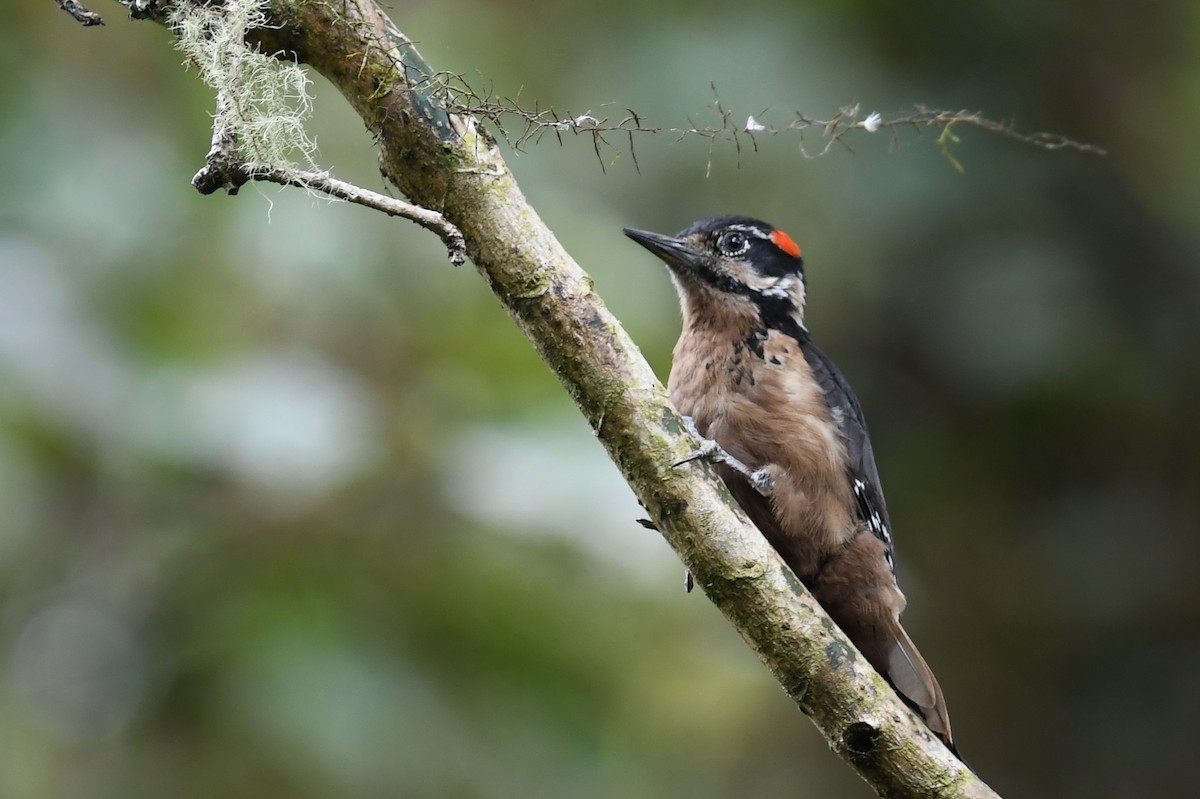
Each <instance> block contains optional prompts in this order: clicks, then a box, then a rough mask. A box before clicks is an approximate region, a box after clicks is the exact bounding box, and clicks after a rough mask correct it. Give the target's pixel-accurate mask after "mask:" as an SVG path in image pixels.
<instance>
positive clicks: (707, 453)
mask: <svg viewBox="0 0 1200 799" xmlns="http://www.w3.org/2000/svg"><path fill="white" fill-rule="evenodd" d="M682 419H683V427H684V429H685V430H687V431H688V432H689V433H691V434H692V435H693V436H695V437H696V438H698V439H700V440H701V441H702V442H703V443H702V444H701V445H700V449H698V450H696V451H695V452H693V453H692V454H691V455H688V456H687V457H686V458H684V459H683V460H680V461H676V462H675V463H674V464H672V466H674V467H675V468H678V467H680V466H683V465H684V464H685V463H691V462H692V461H699V460H704V461H709V462H710V463H723V464H725V465H726V466H728V467H729V468H731V469H733V470H734V471H735V472H737V473H738V474H740V475H742V476H743V477H745V478H746V480H747V482H749V483H750V485H751V487H753V488H754V490H755V491H757V492H758V493H760V494H762V495H763V496H764V497H769V496H771V493H772V492H773V491H774V490H775V482H774V480H772V479H771V475H770V474H769V473H768V472H767V470H766V469H751V468H750V467H749V466H747V465H746V464H744V463H742V462H741V461H740V460H738V459H737V458H735V457H733V456H732V455H730V454H729V453H728V452H726V451H725V450H724V448H723V447H722V446H721V445H720V444H718V443H717V442H716V441H713V440H712V439H711V438H705V437H704V436H703V435H701V434H700V431H699V430H698V429H697V428H696V422H695V420H694V419H692V417H690V416H684V417H682Z"/></svg>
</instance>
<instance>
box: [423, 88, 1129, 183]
mask: <svg viewBox="0 0 1200 799" xmlns="http://www.w3.org/2000/svg"><path fill="white" fill-rule="evenodd" d="M418 85H420V86H421V87H422V88H423V89H425V90H428V91H430V93H431V94H432V95H433V96H434V97H436V98H438V99H439V100H440V101H441V102H442V103H443V104H444V105H445V106H446V107H447V108H448V109H449V110H450V111H451V112H452V113H456V114H462V115H470V116H474V117H476V118H478V119H483V120H486V121H488V122H490V123H491V124H492V127H493V129H494V130H496V132H497V133H498V134H499V136H500V137H501V138H502V139H504V141H505V142H506V143H508V145H509V146H511V147H513V148H514V149H517V150H521V149H523V148H524V147H525V146H526V145H528V144H529V143H530V142H533V143H534V144H536V143H538V142H540V141H541V140H542V137H543V136H544V135H545V134H546V133H553V134H554V136H555V137H556V139H557V140H558V142H559V144H562V142H563V134H564V133H573V134H575V135H579V134H583V133H586V134H588V135H589V136H590V137H591V141H592V147H593V150H594V151H595V152H596V155H597V157H598V158H601V147H606V148H609V149H616V147H617V145H615V144H613V142H612V141H610V138H609V137H610V135H611V134H620V137H619V139H618V140H624V141H625V143H626V146H628V148H629V152H630V154H631V155H632V156H633V157H634V159H635V160H636V158H637V155H636V151H635V149H634V136H635V134H661V133H670V134H674V135H675V136H676V140H677V141H679V140H682V139H685V138H688V137H692V136H696V137H699V138H702V139H706V140H707V141H708V145H709V160H708V162H707V164H706V167H705V169H706V172H711V171H712V159H711V156H712V152H713V148H714V147H715V146H716V144H717V143H718V142H728V143H730V144H732V145H733V146H734V149H735V150H736V152H737V156H738V162H739V164H740V161H741V154H742V152H741V138H740V134H742V133H747V134H750V139H751V142H752V144H753V148H754V151H755V152H757V151H758V140H757V138H756V137H755V136H754V134H756V133H762V134H767V135H772V136H774V135H778V134H780V133H793V132H794V133H797V134H799V136H800V151H801V153H802V154H803V155H804V156H805V157H806V158H817V157H820V156H822V155H825V154H827V153H828V152H829V151H830V150H831V149H832V148H833V147H834V146H835V145H840V146H842V147H845V148H846V149H847V150H849V151H850V152H853V150H852V148H851V147H850V145H849V143H848V142H847V141H846V138H847V136H848V135H850V134H855V133H860V132H861V133H874V132H876V131H878V130H887V131H889V132H890V133H891V134H892V141H893V142H898V141H899V139H898V136H899V134H900V132H901V131H903V130H905V129H909V130H912V131H914V132H916V133H917V134H920V133H923V132H924V131H926V130H944V129H946V128H948V127H950V126H953V125H970V126H974V127H978V128H982V129H983V130H986V131H988V132H990V133H995V134H997V135H1000V136H1004V137H1006V138H1009V139H1012V140H1014V141H1017V142H1020V143H1021V144H1026V145H1029V146H1031V147H1037V148H1039V149H1043V150H1063V149H1066V150H1076V151H1078V152H1083V153H1089V154H1092V155H1101V156H1103V155H1106V151H1105V150H1104V148H1102V147H1098V146H1097V145H1094V144H1089V143H1087V142H1081V141H1077V140H1075V139H1072V138H1070V137H1067V136H1064V135H1062V134H1058V133H1044V132H1039V133H1026V132H1024V131H1021V130H1018V129H1017V128H1016V127H1015V126H1014V125H1013V124H1012V123H1009V122H998V121H996V120H993V119H989V118H987V117H985V116H984V115H983V113H982V112H980V111H967V110H959V111H947V110H942V109H936V108H929V107H927V106H924V105H916V106H914V107H913V109H912V110H911V111H906V112H900V113H897V114H895V115H892V116H884V115H882V114H879V113H872V114H868V115H867V116H862V115H861V113H860V106H858V105H854V106H847V107H844V108H842V109H840V110H838V112H837V113H836V114H834V115H833V116H831V117H829V118H828V119H814V118H811V117H809V116H807V115H805V114H803V113H801V112H799V111H797V112H795V115H796V117H795V119H793V120H792V121H791V122H790V123H789V124H788V125H787V126H786V127H784V128H783V129H776V128H774V127H772V126H770V125H769V124H765V120H766V116H767V113H768V111H767V110H764V111H761V112H759V114H757V115H749V116H748V117H747V122H746V124H745V125H744V126H739V125H737V124H735V123H734V122H733V117H734V115H733V113H732V112H731V111H730V110H729V109H728V108H726V107H725V105H724V104H723V103H722V101H721V98H720V96H719V94H718V92H717V87H716V86H715V85H712V91H713V102H712V104H711V108H712V110H713V111H714V112H715V113H716V114H717V116H718V118H719V119H720V125H719V126H712V125H709V126H702V125H698V124H696V123H695V122H694V121H693V120H692V119H691V118H689V119H688V123H689V124H688V126H687V127H661V126H656V125H652V124H649V123H648V122H646V121H645V119H644V118H643V117H642V116H640V115H638V114H636V113H634V112H633V111H630V110H628V109H626V110H627V113H628V116H625V117H622V118H620V119H612V118H610V117H607V116H598V115H593V113H592V111H590V110H589V111H588V112H586V113H584V114H580V115H574V114H570V113H565V112H560V111H558V110H556V109H554V108H547V109H543V108H540V107H539V106H537V105H535V106H534V108H533V109H532V110H530V109H527V108H522V107H521V105H520V103H519V102H518V100H516V99H509V98H503V97H497V96H496V95H495V94H494V92H493V91H492V90H491V89H490V88H489V89H488V91H487V92H486V93H484V94H482V95H481V94H478V93H476V92H475V91H474V90H473V89H472V88H471V85H470V84H469V83H468V82H467V80H466V78H465V77H464V76H463V75H461V74H456V73H451V72H437V73H434V74H433V75H430V76H428V77H425V78H423V79H422V80H421V81H420V82H419V84H418ZM514 119H515V120H517V121H519V122H520V133H518V134H516V135H513V134H511V133H510V130H512V125H511V124H510V123H511V120H514ZM868 120H870V124H868ZM810 129H811V130H816V131H820V136H821V138H822V139H823V141H824V143H823V145H822V146H821V148H820V149H819V150H817V151H810V150H809V149H808V148H807V147H806V144H805V139H804V132H805V131H808V130H810ZM938 144H939V147H943V151H944V144H945V140H942V141H940V142H939V143H938ZM601 162H602V163H603V159H602V158H601Z"/></svg>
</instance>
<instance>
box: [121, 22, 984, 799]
mask: <svg viewBox="0 0 1200 799" xmlns="http://www.w3.org/2000/svg"><path fill="white" fill-rule="evenodd" d="M130 2H136V3H138V6H137V9H138V13H139V15H141V16H149V17H153V18H155V19H160V20H165V19H166V18H167V14H168V13H173V12H172V10H173V9H174V10H175V11H176V12H179V11H183V10H186V9H184V8H183V4H185V3H189V4H190V3H191V0H162V2H160V3H158V4H157V5H155V4H153V3H152V2H151V0H130ZM241 2H245V0H224V2H223V3H216V4H213V3H203V2H202V3H199V6H200V7H201V8H205V9H208V8H212V7H219V8H229V7H231V6H234V5H237V4H238V3H241ZM261 9H262V11H263V12H264V13H265V19H266V20H269V24H264V25H262V26H260V27H255V28H254V29H253V30H251V31H250V33H249V35H248V37H247V39H248V41H249V42H250V44H251V45H252V46H253V47H254V48H256V50H257V51H261V52H263V53H277V54H279V55H280V58H281V60H286V61H289V62H291V63H293V64H295V63H305V64H308V65H310V66H311V67H312V68H313V69H316V70H317V71H319V72H320V73H321V74H323V75H324V76H325V77H326V78H328V79H329V80H330V81H331V83H333V85H334V86H336V87H337V88H338V89H339V90H340V92H341V93H342V95H343V96H344V97H345V98H346V100H347V101H348V102H349V103H350V104H351V105H352V106H353V107H354V109H355V110H356V111H357V112H358V114H359V115H360V116H361V117H362V119H363V120H364V121H365V123H366V124H367V126H368V128H369V129H370V130H371V131H372V133H373V134H374V135H375V138H376V140H377V142H378V145H379V150H380V162H381V167H382V170H383V173H384V175H385V176H386V177H387V178H388V179H389V180H391V181H392V183H394V184H395V185H396V187H397V188H398V189H399V190H400V191H401V192H402V193H403V194H404V195H405V196H406V197H408V198H409V199H410V200H411V201H412V202H414V203H416V204H418V205H420V206H423V207H424V208H427V209H437V211H436V212H437V213H438V214H439V215H440V216H441V217H443V218H444V219H445V220H446V221H447V222H448V224H450V225H453V226H454V227H455V229H456V230H460V231H461V233H462V236H463V239H464V240H465V245H466V251H467V253H468V255H469V256H470V258H471V260H472V261H473V262H474V264H475V266H476V267H477V269H478V271H479V273H480V275H481V276H482V277H483V278H484V280H485V281H486V282H487V284H488V286H489V287H490V288H491V289H492V291H493V292H494V293H495V295H496V296H497V298H498V299H499V300H500V302H501V303H502V304H503V305H504V307H505V308H506V309H507V310H508V312H509V314H510V315H511V316H512V318H513V320H514V321H515V322H516V323H517V325H518V326H519V327H520V328H521V330H522V331H523V332H524V333H525V335H526V336H527V337H528V338H529V340H530V341H531V342H532V343H533V345H534V347H536V349H537V350H538V352H539V353H540V354H541V356H542V358H543V359H544V360H545V362H546V364H547V365H548V366H549V368H550V369H552V370H553V371H554V373H555V374H556V375H557V376H558V378H559V379H560V381H561V382H562V384H563V386H564V387H565V388H566V389H567V391H568V393H569V394H570V395H571V396H572V398H573V399H574V400H575V402H576V403H577V405H578V406H579V408H580V410H581V412H582V413H583V414H584V416H585V417H586V418H587V420H588V422H589V423H590V424H591V426H592V429H593V430H594V431H595V434H596V436H597V437H598V438H599V439H600V441H601V443H602V444H603V445H604V447H605V448H606V450H607V451H608V453H609V455H610V456H611V457H612V459H613V461H614V462H615V463H616V464H617V466H618V467H619V468H620V470H621V472H622V474H623V475H624V476H625V478H626V480H627V481H628V482H629V485H630V486H631V487H632V488H633V490H634V492H635V493H636V494H637V496H638V498H639V499H640V500H641V502H642V503H643V505H645V507H646V509H647V512H648V513H649V514H650V516H651V517H652V518H653V520H654V522H655V524H656V526H657V527H658V529H659V530H661V531H662V534H663V536H664V537H665V538H666V540H667V541H668V543H669V544H670V545H671V546H672V547H673V548H674V549H675V551H676V552H677V553H679V556H680V558H681V559H682V560H683V562H684V563H685V564H686V565H687V567H688V569H689V570H690V571H691V573H692V574H693V575H694V577H695V580H696V584H697V585H699V586H700V587H701V588H702V589H703V590H704V592H705V593H706V594H707V595H708V597H709V598H710V599H711V600H712V601H713V602H714V603H715V604H716V605H717V606H718V607H719V608H720V609H721V610H722V612H723V613H724V614H725V615H726V616H727V617H728V618H729V619H730V620H731V621H732V623H733V624H734V625H735V626H736V627H737V629H738V630H739V631H740V632H741V634H742V636H743V637H744V638H745V640H746V641H747V642H748V643H749V644H750V646H752V647H753V648H754V649H755V651H756V652H758V654H759V655H760V657H761V658H762V660H763V662H764V663H765V664H766V665H767V666H768V668H770V670H771V671H772V673H773V674H774V675H775V677H776V678H777V679H778V680H779V682H780V684H781V685H782V686H783V687H784V689H785V690H786V691H787V693H788V694H789V695H790V696H791V697H792V698H793V700H794V701H795V702H796V703H797V705H799V706H800V708H801V709H802V710H803V711H804V712H805V713H806V714H808V715H809V716H810V717H811V718H812V719H813V721H814V722H815V723H816V725H817V726H818V727H819V728H820V730H821V731H822V732H823V733H824V735H825V737H826V739H827V740H828V741H829V744H830V746H831V747H832V748H833V749H834V750H835V751H837V752H838V753H839V755H840V756H841V757H842V758H843V759H844V760H846V761H847V762H848V763H849V764H850V765H851V766H852V767H853V768H854V769H855V770H856V771H857V772H858V773H859V774H860V775H862V777H863V778H864V779H866V780H867V781H868V782H869V783H870V784H871V785H872V786H873V787H874V788H875V790H876V791H878V793H879V794H880V795H881V796H887V797H913V798H914V799H915V798H916V797H922V799H929V798H931V797H937V798H939V799H949V798H950V797H973V798H976V797H977V798H982V797H993V798H994V797H995V794H994V793H993V792H992V791H991V790H990V789H989V788H988V787H987V786H986V785H985V784H984V783H983V782H981V781H980V780H979V779H978V778H977V777H976V776H975V775H974V774H973V773H972V772H971V771H970V770H968V769H967V768H966V767H965V766H964V765H963V764H962V763H961V762H960V761H959V760H957V759H956V758H955V757H954V756H953V755H951V754H950V752H949V751H948V750H946V748H945V747H944V746H943V745H942V744H941V742H940V741H938V740H937V739H936V738H935V737H934V736H933V735H932V734H931V733H930V732H929V731H928V729H927V728H926V727H925V725H924V724H923V723H922V722H921V721H920V720H919V719H918V718H917V717H916V716H915V715H914V714H913V713H912V712H911V711H910V710H909V709H908V708H907V707H906V706H905V705H904V704H903V703H902V702H901V701H900V699H899V698H898V697H897V696H896V694H895V693H894V692H893V691H892V690H891V689H890V688H889V687H888V686H887V684H886V683H885V682H884V681H883V679H882V678H881V677H880V676H879V675H878V674H876V673H875V672H874V671H873V670H872V669H871V667H870V666H869V665H868V664H867V662H866V661H865V659H863V658H862V656H861V655H859V654H858V653H857V651H856V650H855V649H854V647H853V645H852V644H851V643H850V641H849V640H848V639H847V638H846V637H845V636H844V635H843V634H842V633H841V631H840V630H838V629H837V627H836V626H835V625H834V624H833V622H832V621H831V620H830V619H829V617H828V616H827V615H826V614H825V613H824V611H823V610H822V609H821V608H820V606H819V605H818V604H817V603H816V601H815V600H813V598H812V597H811V596H810V595H809V594H808V592H807V591H805V590H804V588H803V586H801V585H800V583H799V582H798V581H797V580H796V578H795V577H794V575H793V574H792V573H791V571H790V570H789V569H788V568H787V567H786V566H785V565H784V564H783V562H782V561H781V560H780V558H779V556H778V555H777V554H776V553H775V551H774V550H773V549H772V548H771V547H770V545H769V544H767V542H766V540H765V539H764V538H763V536H762V535H760V534H759V533H758V531H757V530H755V528H754V527H753V526H752V525H751V524H750V523H749V521H748V520H747V519H746V517H745V515H744V514H743V513H742V512H741V511H740V509H738V508H737V506H736V505H735V504H734V502H733V500H732V499H731V497H730V496H729V494H728V492H727V491H726V490H725V489H724V487H723V486H722V485H721V484H720V482H719V481H718V480H717V478H716V476H715V474H714V473H713V471H712V470H711V469H710V468H709V467H708V466H703V465H700V466H697V465H691V466H687V467H683V468H674V467H673V466H672V464H673V463H675V462H677V461H679V460H680V459H681V458H683V457H684V456H685V455H686V454H688V453H689V452H691V451H693V450H694V449H695V448H696V447H697V446H698V444H699V442H698V441H697V440H696V439H694V438H693V437H692V436H690V435H689V434H688V433H687V432H686V431H685V430H684V429H683V428H682V427H681V424H680V419H679V416H678V415H677V413H676V412H675V410H674V409H673V408H672V407H671V405H670V403H669V401H668V399H667V395H666V391H665V389H664V388H663V386H662V385H661V383H659V381H658V380H657V379H656V378H655V376H654V374H653V372H652V371H651V369H650V367H649V365H648V364H647V363H646V361H645V360H644V359H643V358H642V356H641V353H640V352H639V351H638V349H637V347H636V346H635V345H634V344H633V342H632V341H631V340H630V339H629V337H628V335H627V334H626V333H625V331H624V329H623V328H622V327H621V325H620V324H619V322H618V321H617V320H616V318H615V317H613V315H612V314H611V313H610V312H609V311H608V309H607V308H606V307H605V305H604V303H603V301H602V300H601V299H600V297H599V296H598V295H597V294H596V293H595V292H594V291H593V289H592V282H591V280H590V279H589V278H588V276H587V275H586V274H585V273H584V272H583V270H582V269H580V267H579V265H578V264H576V263H575V261H574V260H572V259H571V257H570V256H569V255H568V254H567V252H566V251H565V250H564V249H563V248H562V246H561V244H559V242H558V241H557V239H555V237H554V236H553V234H552V233H551V232H550V231H549V229H548V228H547V227H546V226H545V224H544V223H543V222H542V220H541V219H540V218H539V216H538V215H537V213H536V211H534V209H533V208H532V207H531V206H530V205H529V204H528V202H527V201H526V199H525V197H524V195H523V194H522V193H521V191H520V188H519V187H518V186H517V183H516V181H515V180H514V178H513V176H512V174H511V173H510V172H509V170H508V167H507V166H506V164H505V162H504V159H503V158H502V157H501V155H500V152H499V150H498V149H497V147H496V146H495V143H494V142H493V141H492V140H491V139H490V137H489V136H488V135H487V134H486V133H485V132H484V131H482V130H481V129H480V128H479V127H477V125H476V122H475V119H473V118H472V117H471V116H469V115H463V114H459V113H455V111H454V110H453V109H450V108H447V106H446V105H445V103H444V102H443V98H442V96H441V95H440V94H439V93H438V92H437V91H435V90H434V88H433V85H434V83H433V82H431V80H430V79H431V77H432V76H433V75H435V74H436V73H434V71H433V70H431V69H430V67H429V66H428V65H427V64H426V63H425V61H424V60H423V59H422V58H421V56H420V55H419V53H418V52H417V51H416V49H415V47H414V46H413V44H412V42H411V41H410V40H409V39H408V38H407V37H406V36H404V34H402V33H401V32H400V31H399V30H398V29H397V28H396V27H395V26H394V25H393V24H392V22H391V21H390V20H389V19H388V18H387V16H386V15H385V14H384V13H383V11H382V10H381V9H380V8H379V6H377V5H376V4H375V2H374V0H338V2H327V1H326V0H262V2H261ZM176 30H179V27H178V26H176ZM235 49H236V48H235ZM236 61H237V59H236V58H235V59H233V62H236ZM218 77H219V76H218ZM237 83H238V80H237V79H231V80H227V81H225V89H223V90H222V91H225V90H226V89H228V90H230V91H235V90H236V85H237ZM218 85H220V81H218ZM218 101H219V102H218V114H217V125H215V126H214V150H217V151H218V152H223V151H228V150H229V148H230V147H235V148H241V147H242V146H243V142H241V141H239V140H238V134H237V133H236V131H235V132H233V133H232V135H231V132H230V131H226V132H224V133H223V132H221V131H220V130H219V128H220V127H221V119H222V114H223V113H224V111H225V110H226V107H227V106H229V105H230V104H231V103H236V102H237V101H236V100H235V99H234V98H232V97H225V98H221V97H220V93H219V96H218ZM227 118H228V117H227ZM231 142H232V143H231ZM210 156H211V153H210ZM248 160H252V159H248ZM212 163H213V159H212V158H210V160H209V165H210V166H211V165H212ZM238 168H239V169H243V170H245V171H246V172H247V173H248V174H250V175H251V176H253V173H254V172H255V171H256V170H257V169H259V168H257V167H251V166H248V165H247V164H245V163H243V164H242V165H241V166H240V167H238ZM285 172H286V170H285ZM263 174H267V173H266V171H265V167H264V168H263ZM277 176H278V177H280V178H281V179H280V181H279V182H285V183H295V182H303V181H297V180H294V179H292V178H290V177H287V176H286V175H283V174H278V173H277ZM224 177H225V178H229V174H228V173H226V174H225V175H224ZM243 177H245V175H243ZM318 177H319V175H318ZM233 182H236V181H233ZM310 184H311V181H310V182H308V183H305V185H310ZM221 185H222V184H221V183H220V181H218V182H217V187H218V188H219V187H220V186H221Z"/></svg>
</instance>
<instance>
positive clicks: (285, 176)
mask: <svg viewBox="0 0 1200 799" xmlns="http://www.w3.org/2000/svg"><path fill="white" fill-rule="evenodd" d="M243 169H244V170H245V171H246V174H247V175H248V176H249V177H250V178H251V179H253V180H263V181H266V182H268V183H278V184H279V185H280V186H296V187H298V188H301V189H308V190H310V191H319V192H321V193H322V194H328V195H329V196H330V197H336V198H337V199H339V200H345V201H346V202H348V203H355V204H356V205H363V206H366V207H367V208H373V209H375V210H376V211H382V212H383V213H385V214H387V215H388V216H400V217H404V218H405V219H408V220H410V221H412V222H416V223H417V224H418V225H420V226H421V227H423V228H425V229H426V230H429V231H431V232H433V233H436V234H437V235H438V237H439V238H440V239H441V240H442V243H444V244H445V245H446V250H447V251H448V253H449V256H450V263H452V264H454V265H455V266H461V265H462V264H463V263H465V262H466V260H467V245H466V242H465V241H464V240H463V234H462V231H461V230H459V229H458V227H456V226H455V225H453V224H452V223H451V222H450V221H449V220H448V219H446V217H444V216H442V215H441V214H439V213H438V212H437V211H434V210H431V209H429V208H423V207H421V206H419V205H413V204H412V203H406V202H404V201H403V200H397V199H396V198H395V197H388V196H387V195H385V194H380V193H379V192H374V191H371V190H370V189H364V188H362V187H361V186H355V185H354V184H353V183H347V182H346V181H344V180H338V179H337V178H333V177H330V176H329V175H326V174H323V173H320V172H304V171H296V170H289V169H280V168H279V167H274V166H271V165H270V164H245V165H244V166H243Z"/></svg>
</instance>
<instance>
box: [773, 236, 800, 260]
mask: <svg viewBox="0 0 1200 799" xmlns="http://www.w3.org/2000/svg"><path fill="white" fill-rule="evenodd" d="M771 241H772V242H773V243H774V244H775V246H776V247H778V248H779V249H781V250H783V251H784V252H786V253H787V254H788V255H790V256H792V257H793V258H799V257H800V245H799V244H797V243H796V242H794V241H792V237H791V236H789V235H788V234H786V233H784V232H783V231H782V230H772V231H771Z"/></svg>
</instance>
